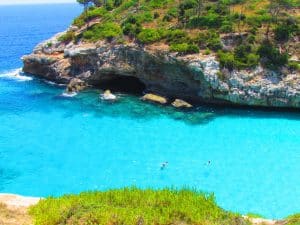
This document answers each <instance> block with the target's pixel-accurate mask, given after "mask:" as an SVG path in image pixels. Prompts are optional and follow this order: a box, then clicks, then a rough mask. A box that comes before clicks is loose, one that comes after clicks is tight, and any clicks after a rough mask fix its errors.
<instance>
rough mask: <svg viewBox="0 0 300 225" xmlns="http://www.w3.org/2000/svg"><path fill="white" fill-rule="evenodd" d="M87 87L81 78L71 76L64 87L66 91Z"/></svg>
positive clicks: (75, 90) (71, 91)
mask: <svg viewBox="0 0 300 225" xmlns="http://www.w3.org/2000/svg"><path fill="white" fill-rule="evenodd" d="M86 87H87V85H86V83H85V82H84V81H83V80H80V79H78V78H73V79H72V80H71V81H70V83H69V84H68V86H67V88H66V92H67V93H73V92H80V91H82V90H84V89H85V88H86Z"/></svg>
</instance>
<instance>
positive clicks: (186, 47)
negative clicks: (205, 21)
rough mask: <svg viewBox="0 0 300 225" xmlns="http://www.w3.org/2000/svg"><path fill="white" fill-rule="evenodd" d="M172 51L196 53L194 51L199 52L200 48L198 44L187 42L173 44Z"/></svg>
mask: <svg viewBox="0 0 300 225" xmlns="http://www.w3.org/2000/svg"><path fill="white" fill-rule="evenodd" d="M170 51H172V52H178V53H180V54H194V53H199V48H198V46H197V45H193V44H187V43H182V44H171V45H170Z"/></svg>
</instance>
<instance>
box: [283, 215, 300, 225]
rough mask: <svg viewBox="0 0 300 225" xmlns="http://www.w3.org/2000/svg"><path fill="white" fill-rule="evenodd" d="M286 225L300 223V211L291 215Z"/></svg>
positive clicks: (297, 224) (298, 224)
mask: <svg viewBox="0 0 300 225" xmlns="http://www.w3.org/2000/svg"><path fill="white" fill-rule="evenodd" d="M286 221H287V223H286V224H285V225H300V213H298V214H295V215H292V216H289V217H288V218H287V219H286Z"/></svg>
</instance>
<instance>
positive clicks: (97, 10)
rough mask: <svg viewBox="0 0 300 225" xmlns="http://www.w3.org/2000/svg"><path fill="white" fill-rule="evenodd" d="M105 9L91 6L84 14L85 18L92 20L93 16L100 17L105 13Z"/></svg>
mask: <svg viewBox="0 0 300 225" xmlns="http://www.w3.org/2000/svg"><path fill="white" fill-rule="evenodd" d="M107 13H108V12H107V10H105V9H104V8H102V7H101V8H92V9H90V10H88V11H87V15H86V17H87V18H86V19H87V20H92V19H94V18H97V17H102V16H104V15H105V14H107Z"/></svg>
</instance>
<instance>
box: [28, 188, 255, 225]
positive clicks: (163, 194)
mask: <svg viewBox="0 0 300 225" xmlns="http://www.w3.org/2000/svg"><path fill="white" fill-rule="evenodd" d="M30 213H31V215H33V218H34V221H35V224H36V225H58V224H59V225H64V224H91V225H92V224H207V225H208V224H210V225H214V224H215V225H217V224H223V225H226V224H228V225H238V224H245V225H246V224H250V223H249V222H248V221H246V220H245V219H243V218H242V217H241V216H239V215H237V214H234V213H230V212H227V211H225V210H223V209H221V208H220V207H218V206H217V205H216V203H215V199H214V196H213V195H208V194H204V193H199V192H195V191H190V190H180V191H179V190H170V189H163V190H157V191H154V190H150V189H147V190H140V189H136V188H125V189H119V190H109V191H105V192H86V193H81V194H79V195H66V196H63V197H60V198H47V199H46V200H42V201H40V202H39V203H38V204H37V205H36V206H34V207H32V208H31V211H30Z"/></svg>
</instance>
